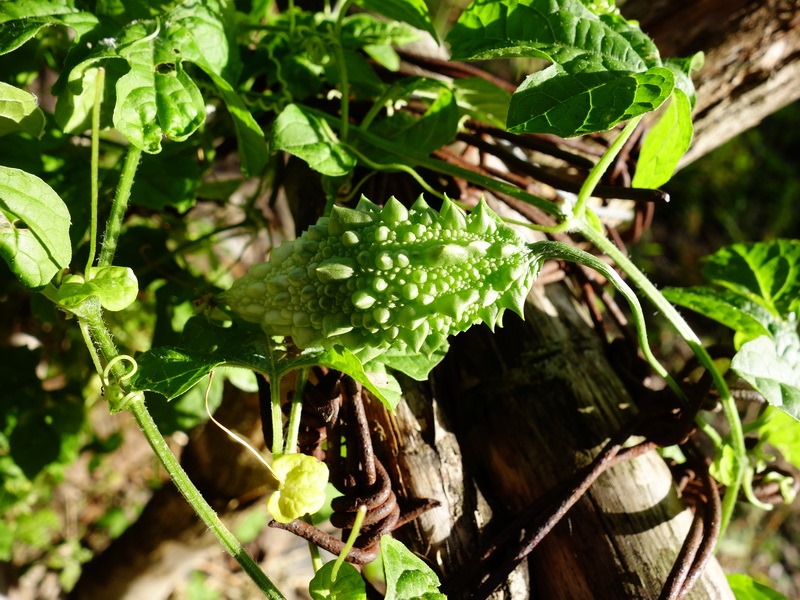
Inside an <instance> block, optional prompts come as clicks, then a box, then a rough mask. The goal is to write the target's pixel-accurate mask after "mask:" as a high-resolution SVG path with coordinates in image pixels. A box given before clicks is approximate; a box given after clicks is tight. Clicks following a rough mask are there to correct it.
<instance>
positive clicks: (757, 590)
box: [728, 573, 786, 600]
mask: <svg viewBox="0 0 800 600" xmlns="http://www.w3.org/2000/svg"><path fill="white" fill-rule="evenodd" d="M728 584H730V586H731V590H732V591H733V595H734V596H736V600H786V596H784V595H783V594H779V593H778V592H776V591H775V590H773V589H772V588H770V587H768V586H766V585H764V584H763V583H759V582H758V581H756V580H755V579H753V578H752V577H748V576H747V575H744V574H742V573H731V574H730V575H728Z"/></svg>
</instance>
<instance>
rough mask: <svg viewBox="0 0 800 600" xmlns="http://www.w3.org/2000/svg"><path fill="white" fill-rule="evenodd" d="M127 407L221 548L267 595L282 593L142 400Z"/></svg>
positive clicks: (275, 596) (273, 596)
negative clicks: (177, 455) (224, 519)
mask: <svg viewBox="0 0 800 600" xmlns="http://www.w3.org/2000/svg"><path fill="white" fill-rule="evenodd" d="M129 409H130V411H131V413H132V414H133V416H134V418H135V419H136V422H137V423H138V424H139V427H140V428H141V430H142V433H144V435H145V437H146V438H147V441H148V442H149V443H150V447H151V448H152V449H153V452H155V454H156V456H157V457H158V459H159V460H160V461H161V464H162V465H164V468H165V469H166V470H167V473H169V476H170V478H171V479H172V482H173V483H174V484H175V487H176V488H178V490H179V491H180V493H181V494H182V495H183V497H184V498H186V501H187V502H188V503H189V504H190V505H191V506H192V508H193V509H194V511H195V512H196V513H197V516H198V517H200V519H201V520H202V521H203V523H205V524H206V526H208V528H209V529H211V531H213V532H214V535H216V536H217V539H218V540H219V542H220V544H222V547H223V548H225V550H226V551H227V552H228V553H229V554H230V555H231V556H233V558H235V559H236V562H238V563H239V565H241V567H242V569H243V570H244V571H245V573H247V574H248V575H249V576H250V578H251V579H252V580H253V581H254V582H255V584H256V585H258V587H259V589H260V590H261V591H262V592H263V593H264V595H265V596H266V597H267V598H274V599H276V600H277V599H282V598H284V596H283V594H281V592H280V591H279V590H278V588H277V587H275V584H274V583H272V581H270V579H269V578H268V577H267V576H266V575H265V574H264V572H263V571H262V570H261V568H260V567H259V566H258V563H256V562H255V561H254V560H253V558H252V557H251V556H250V555H249V554H248V553H247V552H246V551H245V549H244V548H242V544H241V543H240V542H239V540H238V539H237V538H236V536H234V535H233V534H232V533H231V531H230V530H229V529H228V528H227V527H225V524H224V523H223V522H222V521H221V520H220V518H219V516H218V515H217V513H216V512H215V511H214V509H213V508H211V506H210V505H209V504H208V502H206V500H205V498H203V496H202V495H201V494H200V491H199V490H198V489H197V488H196V487H195V485H194V484H193V483H192V481H191V480H190V479H189V476H188V475H187V474H186V471H184V470H183V467H181V465H180V463H179V462H178V460H177V459H176V458H175V455H174V454H172V451H171V450H170V449H169V446H167V443H166V441H164V438H163V437H162V435H161V432H160V431H158V427H156V424H155V422H154V421H153V418H152V417H151V416H150V413H149V412H148V410H147V406H145V403H144V401H142V400H141V399H137V400H134V401H132V402H131V403H130V404H129Z"/></svg>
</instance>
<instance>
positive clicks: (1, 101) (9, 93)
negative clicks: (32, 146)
mask: <svg viewBox="0 0 800 600" xmlns="http://www.w3.org/2000/svg"><path fill="white" fill-rule="evenodd" d="M14 131H24V132H26V133H30V134H31V135H32V136H34V137H37V138H39V137H42V133H43V132H44V113H43V112H42V109H40V108H39V100H38V99H37V98H36V96H34V95H33V94H31V93H29V92H26V91H24V90H21V89H19V88H16V87H14V86H13V85H9V84H7V83H3V82H0V135H6V134H8V133H11V132H14Z"/></svg>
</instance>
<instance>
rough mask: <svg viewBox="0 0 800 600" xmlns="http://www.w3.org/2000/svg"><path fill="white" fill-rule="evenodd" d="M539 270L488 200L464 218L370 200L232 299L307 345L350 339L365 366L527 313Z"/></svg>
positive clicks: (328, 222)
mask: <svg viewBox="0 0 800 600" xmlns="http://www.w3.org/2000/svg"><path fill="white" fill-rule="evenodd" d="M538 268H539V264H538V261H537V259H536V256H535V255H534V254H533V253H532V252H531V251H530V250H529V248H528V247H527V245H526V244H525V242H524V240H523V239H522V238H521V237H520V236H519V235H518V234H517V233H516V232H515V231H514V230H513V229H512V228H511V227H509V226H508V225H506V224H505V223H503V221H502V220H501V219H500V218H499V217H498V216H497V215H496V214H495V213H494V212H493V211H492V210H491V209H490V208H489V207H488V205H487V204H486V203H485V202H484V201H481V202H480V203H479V204H478V206H477V207H476V208H475V209H474V210H473V211H472V212H470V213H469V214H465V213H464V212H463V211H462V210H461V209H460V208H459V207H458V206H456V205H455V204H454V203H453V202H451V201H450V200H445V202H444V204H443V206H442V210H441V211H440V212H439V213H437V212H436V211H434V210H433V209H431V208H430V207H429V206H428V205H427V204H426V203H425V201H424V200H423V199H422V198H420V199H419V200H417V201H416V202H415V203H414V205H413V206H412V207H411V208H410V209H407V208H406V207H404V206H403V205H402V204H401V203H400V202H399V201H398V200H396V199H394V198H391V199H390V200H389V201H388V202H387V203H386V206H385V207H383V208H382V209H381V208H379V207H378V206H376V205H375V204H373V203H372V202H370V201H369V200H367V199H366V198H362V200H361V201H360V202H359V204H358V206H357V207H356V208H355V209H350V208H342V207H334V209H333V211H332V213H331V216H330V217H323V218H321V219H320V220H319V221H318V222H317V223H316V224H315V225H313V226H312V227H311V228H310V229H309V230H308V231H306V232H305V233H303V235H301V236H300V237H299V238H298V239H296V240H294V241H290V242H284V243H283V244H281V246H280V247H278V248H276V249H275V250H273V252H272V255H271V257H270V260H269V261H268V262H266V263H263V264H259V265H254V266H253V267H251V268H250V272H249V273H248V274H247V275H245V276H243V277H241V278H239V279H238V280H236V281H235V282H234V283H233V286H232V287H231V289H230V290H228V291H227V292H226V293H225V294H224V300H225V301H226V302H227V303H228V305H229V306H230V307H231V309H233V311H234V312H236V313H237V314H238V315H239V316H241V317H242V318H243V319H246V320H248V321H252V322H256V323H259V324H260V325H261V327H262V328H263V329H264V331H265V332H266V333H267V334H268V335H284V336H291V337H292V338H293V340H294V343H295V344H297V345H298V346H300V347H310V346H321V347H324V348H330V347H333V346H334V345H342V346H345V347H346V348H347V349H349V350H350V351H351V352H353V353H354V354H356V355H357V356H358V357H359V358H360V359H361V360H362V361H364V362H366V361H368V360H371V359H373V358H376V357H379V356H380V355H382V354H387V353H391V354H393V355H404V354H406V355H411V354H417V353H423V354H425V355H426V356H430V355H431V354H432V353H433V352H435V351H436V350H437V348H439V347H440V346H441V345H442V344H444V343H446V338H447V336H449V335H452V334H455V333H458V332H460V331H464V330H466V329H468V328H469V327H470V326H471V325H473V324H476V323H481V322H483V323H487V324H488V325H489V326H490V327H492V328H494V327H495V325H497V324H499V323H501V319H502V314H503V312H504V310H505V309H507V308H508V309H511V310H513V311H515V312H517V313H519V314H522V307H523V303H524V300H525V297H526V295H527V293H528V290H529V289H530V287H531V285H532V284H533V281H534V279H535V277H536V275H537V273H538Z"/></svg>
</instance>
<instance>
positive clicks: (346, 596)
mask: <svg viewBox="0 0 800 600" xmlns="http://www.w3.org/2000/svg"><path fill="white" fill-rule="evenodd" d="M335 564H336V561H335V560H332V561H330V562H327V563H325V564H324V565H322V568H321V569H320V570H319V571H317V572H316V574H315V575H314V579H312V580H311V582H310V583H309V584H308V593H309V594H311V598H313V600H366V598H367V586H366V584H365V583H364V579H363V578H362V577H361V573H359V572H358V569H356V568H355V567H354V566H353V565H351V564H350V563H347V562H343V563H342V564H340V565H339V571H338V573H337V574H336V581H334V582H332V581H331V574H332V572H333V567H334V565H335Z"/></svg>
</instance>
